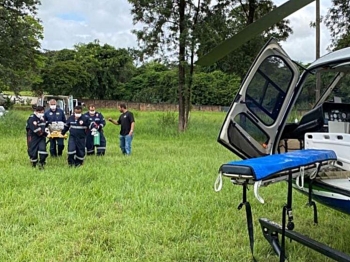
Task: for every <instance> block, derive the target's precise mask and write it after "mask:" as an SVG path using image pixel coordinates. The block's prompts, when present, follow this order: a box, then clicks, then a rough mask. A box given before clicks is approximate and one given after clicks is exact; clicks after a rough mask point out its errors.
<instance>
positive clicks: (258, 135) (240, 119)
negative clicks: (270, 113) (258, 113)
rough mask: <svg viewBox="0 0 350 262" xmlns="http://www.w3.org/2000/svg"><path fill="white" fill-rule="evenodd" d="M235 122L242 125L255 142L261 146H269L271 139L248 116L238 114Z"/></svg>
mask: <svg viewBox="0 0 350 262" xmlns="http://www.w3.org/2000/svg"><path fill="white" fill-rule="evenodd" d="M234 121H235V122H236V123H237V124H238V125H240V126H241V127H242V128H243V129H244V130H245V131H246V132H247V133H248V134H249V135H250V136H251V137H252V138H253V139H254V140H255V141H257V142H258V143H259V144H260V145H264V144H267V142H268V140H269V137H268V135H267V134H265V132H264V131H263V130H262V129H261V128H260V127H259V126H258V125H256V124H255V122H253V121H252V120H251V119H250V118H249V116H248V115H246V114H244V113H241V114H238V115H237V116H236V117H235V118H234Z"/></svg>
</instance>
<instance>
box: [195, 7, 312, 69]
mask: <svg viewBox="0 0 350 262" xmlns="http://www.w3.org/2000/svg"><path fill="white" fill-rule="evenodd" d="M313 1H315V0H289V1H288V2H286V3H284V4H282V5H281V6H279V7H277V8H275V9H274V10H273V11H271V12H270V13H268V14H266V15H265V16H263V17H262V18H260V19H259V20H257V21H255V22H254V23H252V24H250V25H248V26H247V27H246V28H244V29H243V30H242V31H240V32H238V33H237V34H236V35H234V36H232V37H230V38H228V39H226V40H225V41H223V42H222V43H220V44H219V45H217V46H216V47H214V48H213V49H212V50H211V51H210V52H209V53H207V54H206V55H204V56H202V57H200V58H199V59H198V61H197V62H196V64H198V65H203V66H208V65H212V64H213V63H215V62H216V61H218V60H219V59H221V58H223V57H224V56H226V55H227V54H229V53H230V52H232V51H233V50H235V49H237V48H238V47H240V46H241V45H243V44H244V43H246V42H247V41H249V40H250V39H252V38H254V37H255V36H257V35H258V34H261V33H262V32H264V31H265V30H266V29H268V28H269V27H271V26H273V25H275V24H277V23H278V22H280V21H282V20H283V19H284V18H286V17H287V16H289V15H291V14H293V13H294V12H296V11H298V10H299V9H301V8H303V7H304V6H306V5H308V4H310V3H312V2H313Z"/></svg>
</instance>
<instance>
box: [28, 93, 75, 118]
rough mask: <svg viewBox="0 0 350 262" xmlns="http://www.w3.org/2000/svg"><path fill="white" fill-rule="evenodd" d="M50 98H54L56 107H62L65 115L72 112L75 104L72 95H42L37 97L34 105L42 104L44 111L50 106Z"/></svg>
mask: <svg viewBox="0 0 350 262" xmlns="http://www.w3.org/2000/svg"><path fill="white" fill-rule="evenodd" d="M51 99H55V100H56V102H57V107H58V108H60V109H62V110H63V112H64V113H65V115H66V116H67V117H68V116H70V115H71V114H72V113H73V109H74V106H75V105H74V101H73V100H74V99H73V96H61V95H58V96H57V95H42V96H41V97H39V98H38V100H37V103H36V106H43V107H44V108H45V111H46V110H48V109H49V108H50V105H49V101H50V100H51ZM34 106H35V105H34Z"/></svg>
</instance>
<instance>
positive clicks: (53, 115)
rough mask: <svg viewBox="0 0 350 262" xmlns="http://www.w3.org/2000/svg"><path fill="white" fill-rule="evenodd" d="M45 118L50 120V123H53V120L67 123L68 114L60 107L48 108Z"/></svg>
mask: <svg viewBox="0 0 350 262" xmlns="http://www.w3.org/2000/svg"><path fill="white" fill-rule="evenodd" d="M44 119H45V120H46V121H47V122H48V124H51V123H52V122H63V123H66V116H65V115H64V112H63V110H62V109H60V108H56V110H55V111H52V110H51V109H49V110H47V111H46V112H45V114H44Z"/></svg>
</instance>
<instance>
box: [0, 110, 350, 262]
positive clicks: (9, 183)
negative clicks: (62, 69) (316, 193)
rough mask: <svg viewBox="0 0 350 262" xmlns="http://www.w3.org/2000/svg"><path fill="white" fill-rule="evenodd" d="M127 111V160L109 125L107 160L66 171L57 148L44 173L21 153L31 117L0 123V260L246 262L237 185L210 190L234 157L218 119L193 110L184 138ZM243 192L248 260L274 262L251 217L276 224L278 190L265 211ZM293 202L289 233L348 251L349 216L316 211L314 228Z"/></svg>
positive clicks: (158, 118)
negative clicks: (130, 130) (247, 205)
mask: <svg viewBox="0 0 350 262" xmlns="http://www.w3.org/2000/svg"><path fill="white" fill-rule="evenodd" d="M103 113H104V115H105V117H109V116H111V117H114V118H116V117H117V116H118V115H119V113H118V112H117V111H116V110H115V111H112V110H106V111H103ZM134 113H135V118H136V127H135V137H134V141H133V153H132V156H130V157H123V156H122V155H121V153H120V150H119V148H118V132H119V127H117V126H114V125H111V124H107V126H106V128H105V134H106V138H107V152H106V156H105V157H102V158H97V157H95V156H92V157H88V158H87V159H86V161H85V163H84V166H83V167H81V168H77V169H75V168H73V169H71V168H68V164H67V162H66V149H65V154H64V157H63V158H60V159H51V158H48V160H47V166H46V169H45V170H44V171H38V170H36V169H32V168H31V167H30V164H29V161H28V156H27V153H26V139H25V131H24V127H25V121H26V119H27V117H28V115H29V114H30V112H23V111H13V112H10V114H9V115H8V116H7V117H6V118H3V119H0V132H1V137H0V155H1V157H0V170H1V176H0V178H1V185H2V190H1V191H0V207H1V212H0V246H1V249H0V261H251V254H250V249H249V241H248V236H247V229H246V220H245V211H244V210H241V211H238V210H237V205H238V204H239V203H240V201H241V187H238V186H233V185H231V184H230V182H229V181H228V180H224V186H223V189H222V191H221V192H219V193H216V192H214V190H213V184H214V181H215V179H216V176H217V170H218V168H219V166H220V165H221V164H223V163H225V162H227V161H230V160H233V159H235V156H234V155H232V154H231V153H230V152H229V151H228V150H227V149H225V148H223V147H222V146H220V145H219V144H218V143H217V142H216V138H217V135H218V132H219V130H220V127H221V124H222V121H223V119H224V117H225V115H224V113H203V112H193V113H192V115H191V119H190V126H189V129H188V131H187V132H186V133H184V134H177V132H176V120H177V119H176V115H175V114H173V113H160V112H134ZM166 124H167V125H169V126H166ZM248 193H249V194H248V198H249V199H250V202H251V204H252V210H253V219H254V232H255V256H256V258H257V259H258V261H278V259H277V257H276V256H275V255H274V254H273V252H272V250H271V248H270V246H269V245H268V243H267V241H266V240H265V239H264V238H263V236H262V234H261V229H260V226H259V224H258V218H259V217H267V218H269V219H273V220H275V221H277V222H279V221H281V213H282V206H283V205H284V203H285V201H286V200H285V199H286V185H285V183H279V184H275V185H271V186H269V187H267V188H263V189H262V190H261V195H262V196H263V198H264V199H265V201H266V204H264V205H262V204H260V203H259V202H258V201H257V200H256V199H254V196H253V192H252V190H250V191H249V192H248ZM293 200H294V206H293V211H294V218H295V219H294V221H295V224H296V230H298V231H300V232H304V233H305V234H307V235H309V236H310V237H313V238H315V239H317V240H320V241H322V242H325V243H327V244H329V245H331V246H332V247H335V248H338V249H340V250H342V251H343V252H350V245H349V241H350V227H349V225H348V223H347V222H348V221H349V217H348V216H346V215H343V214H340V213H338V212H335V211H332V210H330V209H327V208H325V207H323V206H321V205H318V210H319V225H318V226H313V213H312V210H311V209H310V208H306V207H305V204H306V200H307V199H306V198H305V197H303V196H301V195H300V194H299V193H297V192H295V194H294V198H293ZM287 250H288V256H289V258H290V260H289V261H330V260H328V259H326V258H324V257H322V256H321V255H319V254H317V253H315V252H313V251H310V250H308V249H307V248H305V247H302V246H301V245H299V244H297V243H295V242H292V243H290V242H289V241H288V242H287Z"/></svg>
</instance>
